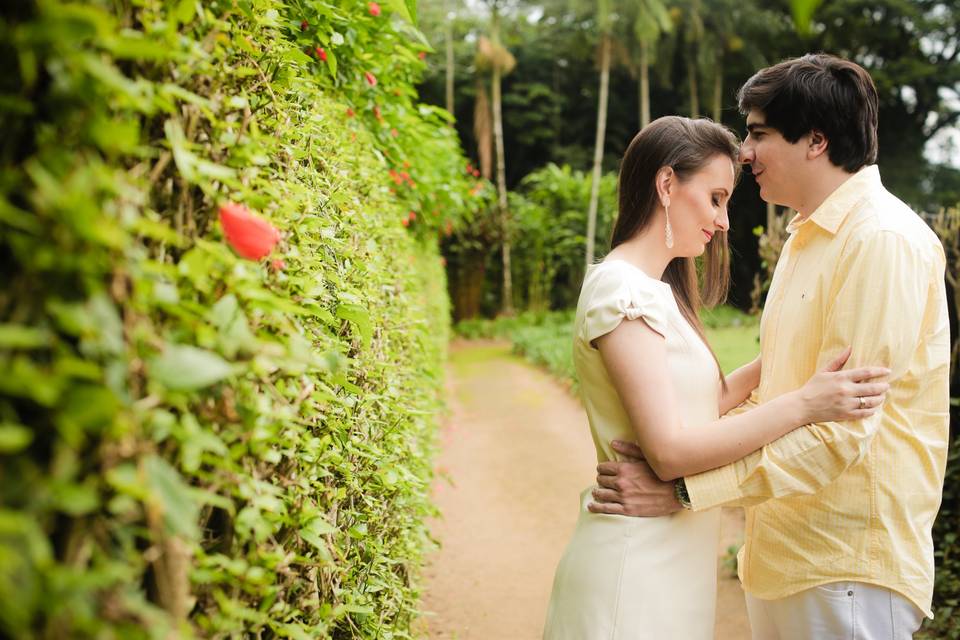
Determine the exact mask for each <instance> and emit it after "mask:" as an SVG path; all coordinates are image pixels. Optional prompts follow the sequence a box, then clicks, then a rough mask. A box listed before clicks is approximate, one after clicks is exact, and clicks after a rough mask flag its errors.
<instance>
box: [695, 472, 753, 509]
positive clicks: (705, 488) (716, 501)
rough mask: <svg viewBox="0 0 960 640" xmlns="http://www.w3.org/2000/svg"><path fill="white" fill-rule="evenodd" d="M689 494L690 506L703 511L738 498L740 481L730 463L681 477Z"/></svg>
mask: <svg viewBox="0 0 960 640" xmlns="http://www.w3.org/2000/svg"><path fill="white" fill-rule="evenodd" d="M683 482H684V484H685V485H686V486H687V494H688V495H689V496H690V508H691V509H693V510H694V511H704V510H706V509H712V508H713V507H717V506H720V505H721V504H726V503H727V502H732V501H734V500H736V499H738V498H740V497H741V496H740V482H739V480H738V479H737V471H736V469H734V467H733V465H732V464H728V465H724V466H722V467H718V468H716V469H711V470H710V471H705V472H703V473H698V474H697V475H695V476H689V477H687V478H684V479H683Z"/></svg>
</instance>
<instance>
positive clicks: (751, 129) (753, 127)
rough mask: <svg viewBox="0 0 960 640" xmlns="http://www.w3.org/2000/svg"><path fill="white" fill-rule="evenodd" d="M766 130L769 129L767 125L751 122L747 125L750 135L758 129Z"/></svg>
mask: <svg viewBox="0 0 960 640" xmlns="http://www.w3.org/2000/svg"><path fill="white" fill-rule="evenodd" d="M766 128H767V125H765V124H763V123H762V122H751V123H750V124H748V125H747V131H749V132H750V133H753V132H754V131H756V130H757V129H766Z"/></svg>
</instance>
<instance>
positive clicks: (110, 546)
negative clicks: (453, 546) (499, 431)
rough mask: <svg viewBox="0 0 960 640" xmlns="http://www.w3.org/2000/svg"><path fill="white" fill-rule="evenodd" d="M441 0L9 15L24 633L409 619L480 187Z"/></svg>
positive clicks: (2, 481)
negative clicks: (241, 233) (453, 106)
mask: <svg viewBox="0 0 960 640" xmlns="http://www.w3.org/2000/svg"><path fill="white" fill-rule="evenodd" d="M414 17H415V16H413V15H412V14H411V12H410V10H409V7H407V6H406V5H405V4H404V3H403V2H400V1H397V2H384V6H383V7H382V9H381V8H380V7H379V6H377V7H376V8H375V5H374V4H373V3H367V2H354V3H341V2H338V3H330V4H328V3H325V2H319V1H312V0H304V1H300V2H288V3H284V2H268V1H266V0H238V1H236V2H233V1H230V2H226V1H223V2H221V1H216V0H215V1H213V2H203V3H200V2H194V1H192V0H179V1H167V2H163V1H161V0H136V1H133V0H131V1H124V0H121V1H115V2H109V1H107V0H96V1H93V2H84V3H61V2H56V1H53V0H39V1H38V2H24V3H14V4H13V6H10V7H5V8H4V9H2V10H0V49H2V51H3V59H4V60H5V61H7V63H8V67H7V69H6V70H5V73H4V77H3V79H2V80H0V130H2V131H3V132H4V135H3V136H2V140H0V273H2V279H3V283H4V285H3V287H2V291H0V501H2V502H0V636H5V637H14V638H68V637H69V638H82V637H98V638H170V637H191V636H194V635H195V636H202V637H228V636H229V637H241V636H243V637H247V636H251V637H262V638H267V637H292V638H305V637H336V638H347V637H379V638H404V637H409V636H410V632H409V627H410V622H411V619H412V618H413V617H414V616H415V615H416V600H417V572H418V567H419V563H420V558H421V553H422V551H423V550H424V548H425V546H426V545H428V544H429V539H428V535H427V531H426V529H425V527H424V524H423V521H424V518H425V517H426V516H428V515H430V514H432V513H433V507H432V506H431V504H430V502H429V500H428V487H429V481H430V479H431V475H432V472H431V455H432V451H433V435H434V427H435V416H436V413H437V411H438V409H439V407H440V402H441V396H440V392H441V383H442V380H441V374H442V361H443V359H444V355H445V349H446V340H447V323H448V320H447V318H448V309H447V306H448V305H447V299H446V291H445V280H444V270H443V267H442V264H441V258H440V256H439V254H438V251H437V248H436V239H437V235H438V234H440V233H442V232H443V230H445V229H450V228H452V227H454V226H456V225H457V224H459V216H460V215H462V212H464V211H467V212H469V206H470V205H469V198H470V196H469V194H468V192H467V188H468V186H469V185H468V183H467V181H466V178H465V177H464V175H463V170H462V168H463V166H464V165H465V162H464V159H463V157H462V154H461V152H460V151H459V147H458V142H457V140H456V136H455V134H454V133H453V131H452V129H451V128H450V127H448V126H447V124H446V120H445V116H444V115H443V113H442V112H440V111H438V110H436V109H433V108H430V107H425V106H422V105H418V104H417V103H416V101H415V97H416V95H415V92H414V90H413V88H412V87H413V84H414V82H416V80H417V78H418V77H419V73H420V72H421V70H422V68H423V65H424V63H423V62H422V60H421V58H422V56H423V55H425V54H426V52H427V49H428V47H427V45H426V44H424V42H425V41H423V40H422V37H421V36H419V34H418V33H417V31H416V29H415V27H414V26H413V22H412V21H413V19H414ZM317 47H320V48H321V49H323V52H324V56H322V57H325V58H326V59H325V60H324V59H321V56H320V54H319V53H318V50H317ZM307 51H310V52H311V54H310V55H308V54H307V53H306V52H307ZM368 74H370V75H368ZM374 81H376V82H374ZM227 201H234V202H238V203H242V204H243V205H245V206H247V207H249V208H250V209H252V210H254V211H255V212H258V213H259V215H261V216H262V217H263V218H265V219H267V220H269V221H270V222H272V224H273V225H274V226H275V227H277V228H278V229H279V230H280V232H281V233H282V240H281V242H280V244H279V246H278V247H277V248H276V249H275V250H274V252H273V255H272V256H271V257H270V258H269V259H267V260H264V261H261V262H252V261H247V260H243V259H241V258H239V257H238V256H237V255H236V254H235V253H234V252H233V251H232V250H231V248H230V247H229V246H228V244H227V243H226V242H225V241H224V240H223V236H222V232H221V229H220V226H219V224H218V222H217V211H218V208H219V206H220V205H222V204H223V203H225V202H227ZM411 212H413V215H411ZM401 223H402V224H401ZM405 227H406V228H405Z"/></svg>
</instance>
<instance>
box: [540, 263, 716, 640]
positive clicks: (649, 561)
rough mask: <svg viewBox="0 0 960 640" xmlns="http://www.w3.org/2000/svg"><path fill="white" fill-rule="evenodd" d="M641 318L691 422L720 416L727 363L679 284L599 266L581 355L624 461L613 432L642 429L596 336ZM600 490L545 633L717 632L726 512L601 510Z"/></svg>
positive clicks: (564, 568) (560, 580) (595, 424)
mask: <svg viewBox="0 0 960 640" xmlns="http://www.w3.org/2000/svg"><path fill="white" fill-rule="evenodd" d="M637 318H643V320H644V321H646V323H647V324H648V325H650V327H651V328H652V329H653V330H655V331H656V332H657V333H660V334H662V335H663V336H664V337H665V338H666V347H667V362H666V370H665V371H664V375H666V376H669V378H670V380H671V382H672V383H673V388H674V390H675V392H676V398H677V400H678V401H679V403H680V412H681V416H682V418H683V420H684V422H685V424H702V423H705V422H710V421H713V420H716V419H717V412H718V408H717V406H718V392H719V384H720V381H719V375H718V373H717V366H716V364H715V362H714V360H713V357H712V356H711V354H710V351H709V350H708V349H707V347H706V345H705V344H704V343H703V341H702V340H701V339H700V337H699V336H698V335H697V334H696V332H695V331H694V330H693V328H692V327H691V326H690V325H689V323H687V321H686V320H685V319H684V318H683V316H682V315H681V314H680V310H679V309H678V308H677V304H676V302H675V300H674V297H673V293H672V291H671V289H670V285H668V284H666V283H664V282H661V281H660V280H654V279H653V278H650V277H648V276H647V275H646V274H644V273H643V272H642V271H640V270H639V269H637V268H636V267H634V266H632V265H630V264H629V263H627V262H623V261H619V260H609V261H607V262H602V263H600V264H596V265H592V266H591V267H590V268H589V269H588V270H587V274H586V278H585V280H584V283H583V289H582V290H581V292H580V300H579V302H578V304H577V315H576V320H575V327H574V329H575V335H574V363H575V365H576V369H577V375H578V376H579V378H580V388H581V390H582V393H583V402H584V405H585V407H586V410H587V417H588V418H589V420H590V430H591V432H592V434H593V441H594V444H595V446H596V449H597V459H598V460H599V461H601V462H602V461H605V460H615V459H616V454H615V452H614V451H613V450H612V449H611V447H610V441H611V440H614V439H621V440H628V441H633V440H635V437H634V435H633V432H632V429H631V427H630V423H629V421H628V419H627V416H626V413H625V412H624V409H623V406H622V405H621V403H620V399H619V397H618V396H617V392H616V390H615V389H614V387H613V384H612V383H611V382H610V378H609V377H608V375H607V371H606V369H605V368H604V366H603V361H602V360H601V358H600V352H599V351H597V350H596V349H595V348H594V347H592V346H591V344H590V343H591V341H593V340H594V339H596V338H598V337H600V336H602V335H604V334H606V333H609V332H610V331H612V330H613V329H614V328H615V327H616V326H617V325H618V324H620V322H621V321H622V320H624V319H629V320H635V319H637ZM637 391H638V392H640V391H641V390H639V389H638V390H637ZM592 488H593V487H589V488H587V489H586V490H584V492H583V493H582V494H581V495H580V517H579V520H578V522H577V526H576V529H575V531H574V533H573V539H572V540H571V541H570V544H569V545H568V546H567V549H566V551H565V552H564V554H563V557H562V558H561V560H560V565H559V566H558V567H557V573H556V577H555V578H554V583H553V593H552V595H551V597H550V605H549V609H548V611H547V622H546V627H545V629H544V636H543V637H544V638H545V640H601V639H602V640H617V639H624V640H626V639H628V638H629V639H631V640H638V639H641V638H643V639H646V638H649V639H651V640H712V638H713V624H714V609H715V602H716V587H717V546H718V538H719V528H720V510H719V509H714V510H711V511H707V512H703V513H694V512H692V511H680V512H678V513H676V514H674V515H671V516H665V517H661V518H633V517H627V516H616V515H603V514H593V513H590V512H589V511H587V508H586V505H587V504H588V503H589V502H590V500H591V495H590V491H591V489H592Z"/></svg>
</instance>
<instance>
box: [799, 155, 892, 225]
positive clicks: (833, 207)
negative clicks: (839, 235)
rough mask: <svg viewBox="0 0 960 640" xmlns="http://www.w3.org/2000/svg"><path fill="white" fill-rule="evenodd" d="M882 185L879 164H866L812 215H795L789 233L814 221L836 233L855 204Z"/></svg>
mask: <svg viewBox="0 0 960 640" xmlns="http://www.w3.org/2000/svg"><path fill="white" fill-rule="evenodd" d="M882 186H883V185H882V183H881V182H880V169H879V168H877V165H875V164H872V165H869V166H866V167H864V168H862V169H860V170H859V171H857V172H856V173H855V174H853V175H852V176H850V178H848V179H847V181H846V182H844V183H843V184H842V185H840V186H839V187H837V188H836V190H834V192H833V193H831V194H830V195H829V196H827V199H826V200H824V201H823V202H822V203H820V206H819V207H817V209H816V211H814V212H813V213H812V214H810V216H808V217H807V218H801V217H800V214H799V213H798V214H797V215H795V216H794V217H793V219H792V220H790V223H789V224H788V225H787V233H794V232H795V231H796V230H797V229H799V228H800V227H801V226H803V225H804V224H806V223H807V222H812V223H814V224H815V225H817V226H818V227H820V228H821V229H823V230H824V231H828V232H829V233H831V234H835V233H836V232H837V229H839V228H840V225H841V224H842V223H843V221H844V219H845V218H846V217H847V214H848V213H850V211H851V210H852V209H853V208H854V206H856V204H857V203H858V202H860V200H862V199H863V198H864V196H866V195H867V194H868V193H870V192H871V191H874V190H875V189H877V188H879V187H882Z"/></svg>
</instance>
